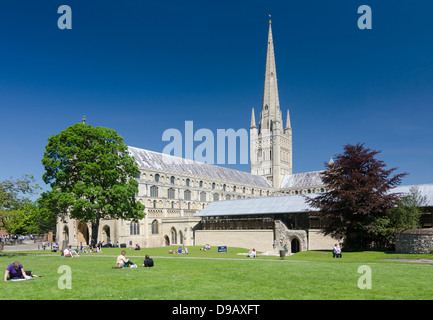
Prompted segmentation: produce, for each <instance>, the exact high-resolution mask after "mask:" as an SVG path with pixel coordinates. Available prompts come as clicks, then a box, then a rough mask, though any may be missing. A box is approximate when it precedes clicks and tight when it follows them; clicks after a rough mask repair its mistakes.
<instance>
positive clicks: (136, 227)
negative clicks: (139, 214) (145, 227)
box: [129, 222, 140, 236]
mask: <svg viewBox="0 0 433 320" xmlns="http://www.w3.org/2000/svg"><path fill="white" fill-rule="evenodd" d="M129 234H130V235H131V236H133V235H137V234H140V224H139V223H138V222H131V224H130V225H129Z"/></svg>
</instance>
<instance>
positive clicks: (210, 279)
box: [0, 247, 433, 300]
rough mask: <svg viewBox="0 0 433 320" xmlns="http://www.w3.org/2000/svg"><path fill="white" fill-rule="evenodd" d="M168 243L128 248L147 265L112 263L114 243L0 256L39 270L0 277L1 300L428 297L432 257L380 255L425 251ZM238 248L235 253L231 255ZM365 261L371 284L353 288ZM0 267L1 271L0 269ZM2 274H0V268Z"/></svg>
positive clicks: (432, 293)
mask: <svg viewBox="0 0 433 320" xmlns="http://www.w3.org/2000/svg"><path fill="white" fill-rule="evenodd" d="M169 249H172V250H174V249H175V247H170V248H168V247H163V248H149V249H147V248H146V249H142V250H140V251H135V250H129V249H126V251H127V254H126V255H127V257H130V258H131V260H132V261H134V262H135V263H137V264H141V263H142V262H143V257H144V255H145V254H149V255H150V256H151V257H153V258H154V260H155V267H154V268H143V267H139V268H136V269H132V268H124V269H112V268H111V267H112V266H114V265H115V262H116V256H117V255H118V254H119V253H120V249H114V248H110V249H103V252H102V253H88V254H82V255H81V256H80V257H78V258H64V257H60V254H58V253H50V252H47V251H45V252H43V251H32V252H31V254H28V255H14V256H10V255H6V256H4V255H3V256H0V266H1V267H2V268H3V270H5V269H6V267H7V265H8V264H10V263H12V262H13V261H16V260H18V261H20V262H21V263H22V264H23V265H24V267H25V269H28V270H32V271H33V272H34V273H35V274H37V275H41V276H42V277H41V278H36V279H34V280H31V281H20V282H11V281H9V282H7V283H5V282H3V281H2V282H1V285H0V290H1V292H2V295H1V297H2V299H19V300H29V299H32V300H33V299H34V300H38V299H43V300H64V299H81V300H94V299H95V300H106V299H109V300H136V299H138V300H148V299H149V300H294V299H296V300H304V299H308V300H318V299H320V300H324V299H325V300H328V299H331V300H337V299H338V300H339V299H350V300H353V299H354V300H365V299H367V300H388V299H391V300H394V299H400V300H430V299H432V297H433V277H432V274H433V264H426V263H410V262H403V261H402V260H400V261H390V260H388V259H432V258H433V256H432V255H397V254H387V253H383V252H356V253H355V252H353V253H352V252H345V253H344V254H343V258H342V259H333V258H332V255H331V254H330V252H322V251H308V252H300V253H297V254H294V255H292V256H290V257H285V258H284V259H281V258H279V257H258V258H254V259H251V258H247V257H246V253H247V251H248V250H246V249H240V248H228V253H218V252H216V251H215V250H214V248H212V250H211V251H210V252H203V251H200V250H199V247H189V248H188V249H189V252H190V253H189V254H188V255H175V254H168V250H169ZM238 253H242V255H239V254H238ZM62 265H67V266H69V267H70V268H71V271H72V273H71V280H72V288H71V289H59V287H58V282H59V278H61V276H63V273H58V269H59V267H60V266H62ZM362 265H367V266H368V267H370V268H371V275H372V277H371V283H372V288H371V289H363V290H362V289H360V288H358V279H359V278H360V277H361V276H362V275H363V274H361V273H358V268H359V267H360V266H362ZM3 272H4V271H3ZM2 277H3V274H2Z"/></svg>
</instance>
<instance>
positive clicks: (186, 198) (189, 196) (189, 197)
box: [183, 190, 191, 200]
mask: <svg viewBox="0 0 433 320" xmlns="http://www.w3.org/2000/svg"><path fill="white" fill-rule="evenodd" d="M183 198H184V199H185V200H191V191H189V190H185V192H184V193H183Z"/></svg>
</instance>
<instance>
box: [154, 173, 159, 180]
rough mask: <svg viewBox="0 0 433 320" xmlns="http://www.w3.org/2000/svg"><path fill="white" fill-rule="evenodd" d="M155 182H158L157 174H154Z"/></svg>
mask: <svg viewBox="0 0 433 320" xmlns="http://www.w3.org/2000/svg"><path fill="white" fill-rule="evenodd" d="M155 182H159V174H158V173H157V174H155Z"/></svg>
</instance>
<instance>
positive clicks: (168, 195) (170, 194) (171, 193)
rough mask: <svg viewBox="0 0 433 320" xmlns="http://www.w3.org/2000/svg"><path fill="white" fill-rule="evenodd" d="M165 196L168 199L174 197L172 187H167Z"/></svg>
mask: <svg viewBox="0 0 433 320" xmlns="http://www.w3.org/2000/svg"><path fill="white" fill-rule="evenodd" d="M167 197H168V198H169V199H174V198H175V190H174V189H173V188H170V189H168V191H167Z"/></svg>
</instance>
